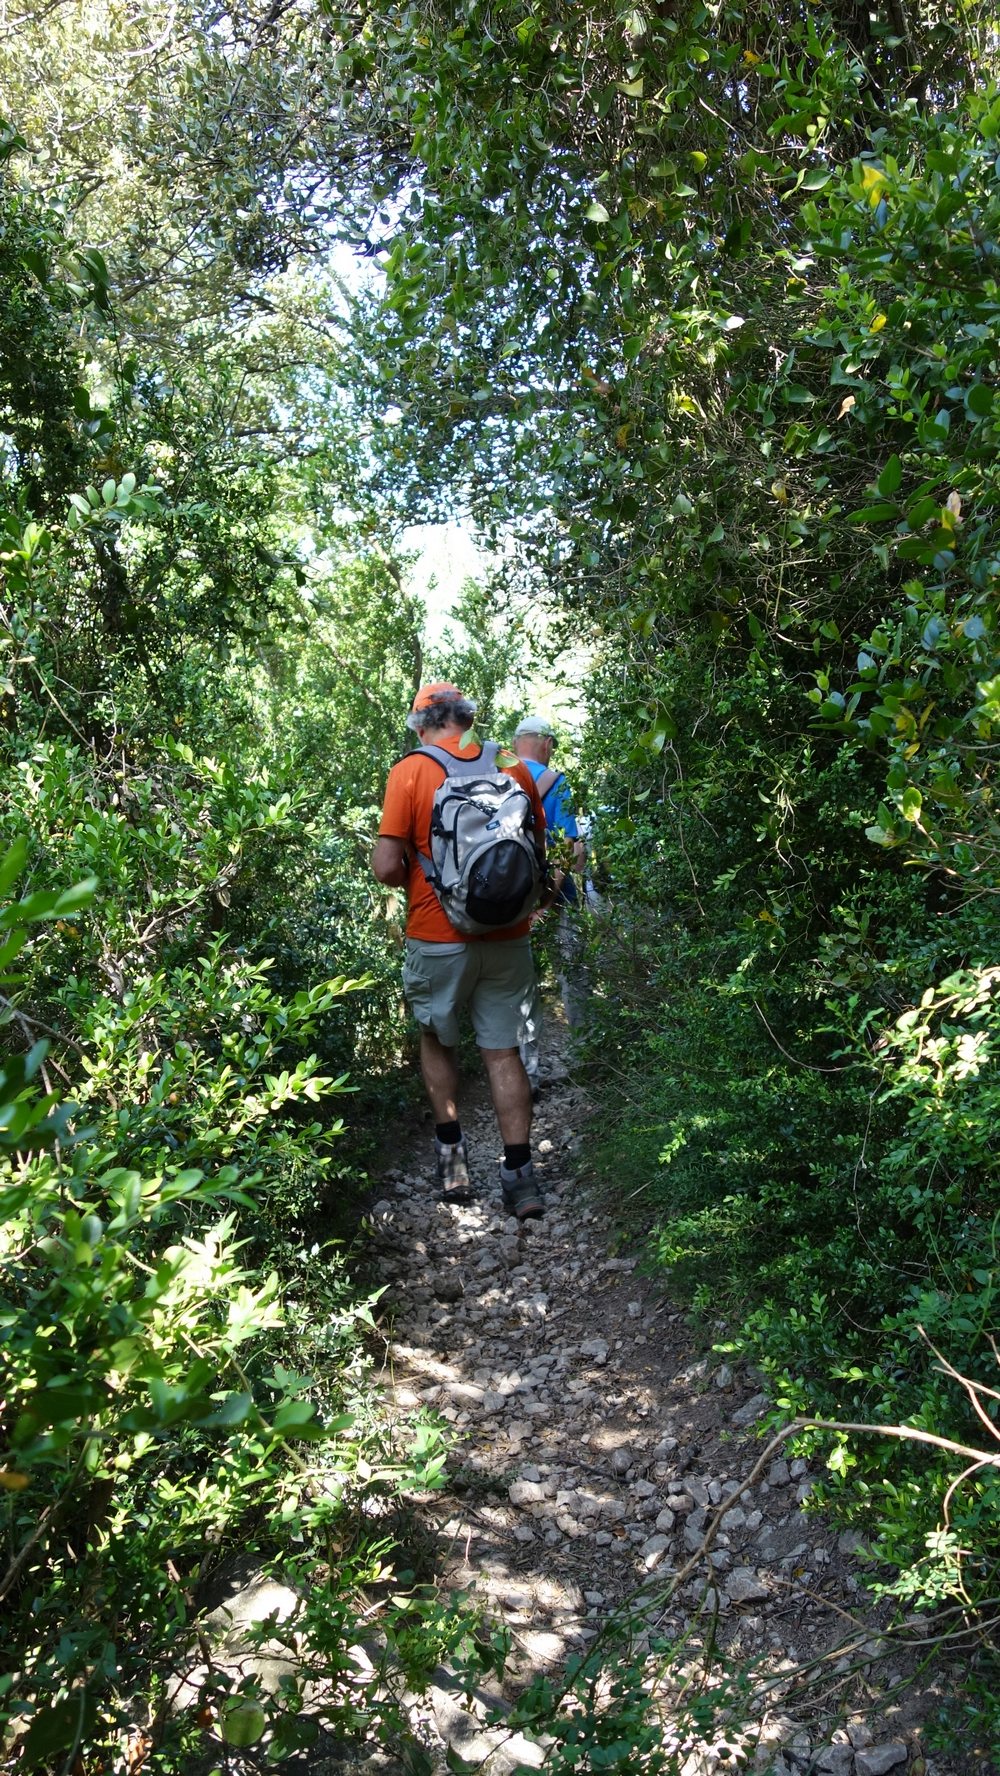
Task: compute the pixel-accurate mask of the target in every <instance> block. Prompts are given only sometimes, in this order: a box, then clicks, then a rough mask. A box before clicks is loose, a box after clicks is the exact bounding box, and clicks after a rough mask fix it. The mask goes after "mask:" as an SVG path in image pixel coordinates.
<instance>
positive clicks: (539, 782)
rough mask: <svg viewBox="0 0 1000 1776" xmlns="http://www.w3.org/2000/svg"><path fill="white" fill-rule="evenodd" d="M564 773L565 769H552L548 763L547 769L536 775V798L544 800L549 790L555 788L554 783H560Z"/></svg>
mask: <svg viewBox="0 0 1000 1776" xmlns="http://www.w3.org/2000/svg"><path fill="white" fill-rule="evenodd" d="M565 775H566V773H565V771H553V769H552V767H551V765H550V766H549V768H548V770H547V771H543V772H542V774H541V776H540V777H536V778H535V788H536V789H537V791H538V800H539V801H540V802H544V800H545V798H546V796H547V795H548V793H549V790H550V789H555V786H556V784H557V783H561V782H562V780H563V778H564V777H565Z"/></svg>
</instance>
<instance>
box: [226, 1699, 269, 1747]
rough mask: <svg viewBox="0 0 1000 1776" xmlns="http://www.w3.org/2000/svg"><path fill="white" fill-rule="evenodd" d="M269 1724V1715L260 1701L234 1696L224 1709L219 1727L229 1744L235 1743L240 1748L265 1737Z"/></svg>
mask: <svg viewBox="0 0 1000 1776" xmlns="http://www.w3.org/2000/svg"><path fill="white" fill-rule="evenodd" d="M266 1726H267V1716H266V1715H265V1713H264V1710H263V1709H262V1707H261V1705H260V1703H259V1702H251V1701H248V1700H247V1699H246V1698H244V1697H242V1696H239V1697H237V1696H232V1697H230V1699H229V1701H228V1702H227V1703H226V1705H225V1707H224V1709H223V1711H222V1719H221V1721H220V1722H219V1728H220V1731H221V1733H222V1737H223V1739H224V1740H225V1742H226V1744H227V1745H235V1746H238V1747H239V1748H240V1749H243V1748H244V1747H246V1746H248V1745H256V1743H257V1741H258V1739H261V1738H263V1735H264V1729H265V1727H266Z"/></svg>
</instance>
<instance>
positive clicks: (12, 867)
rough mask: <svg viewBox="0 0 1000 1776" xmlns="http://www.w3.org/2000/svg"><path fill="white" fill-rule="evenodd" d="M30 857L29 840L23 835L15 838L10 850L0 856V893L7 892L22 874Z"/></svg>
mask: <svg viewBox="0 0 1000 1776" xmlns="http://www.w3.org/2000/svg"><path fill="white" fill-rule="evenodd" d="M27 858H28V841H27V839H26V838H25V837H24V836H23V835H22V837H21V838H19V839H15V840H14V843H13V844H12V846H11V847H10V850H9V851H8V852H7V853H6V855H5V856H4V857H3V858H0V894H6V892H7V890H8V888H10V887H12V886H13V884H14V883H15V882H16V881H17V878H18V876H19V875H20V874H21V871H22V870H23V868H24V866H25V863H26V862H27Z"/></svg>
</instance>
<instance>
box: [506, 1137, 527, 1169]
mask: <svg viewBox="0 0 1000 1776" xmlns="http://www.w3.org/2000/svg"><path fill="white" fill-rule="evenodd" d="M530 1160H531V1148H530V1147H529V1145H528V1143H527V1141H519V1142H517V1143H516V1144H515V1145H514V1146H513V1147H508V1146H507V1143H506V1142H504V1149H503V1163H504V1165H505V1166H506V1168H507V1170H508V1172H519V1171H520V1169H521V1167H522V1166H526V1165H528V1163H529V1162H530Z"/></svg>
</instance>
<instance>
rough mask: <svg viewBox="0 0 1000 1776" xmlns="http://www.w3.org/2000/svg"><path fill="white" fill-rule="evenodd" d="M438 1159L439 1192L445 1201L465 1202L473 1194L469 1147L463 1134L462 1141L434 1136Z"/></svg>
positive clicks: (435, 1151) (435, 1152)
mask: <svg viewBox="0 0 1000 1776" xmlns="http://www.w3.org/2000/svg"><path fill="white" fill-rule="evenodd" d="M434 1154H435V1157H436V1159H437V1181H438V1193H439V1195H440V1196H441V1198H442V1200H443V1201H444V1202H453V1203H465V1202H468V1201H469V1200H470V1198H471V1196H472V1182H471V1180H470V1178H469V1148H468V1144H467V1142H466V1140H465V1137H464V1135H463V1137H462V1139H461V1140H460V1141H455V1142H450V1141H439V1140H438V1138H437V1136H436V1135H435V1136H434Z"/></svg>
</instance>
